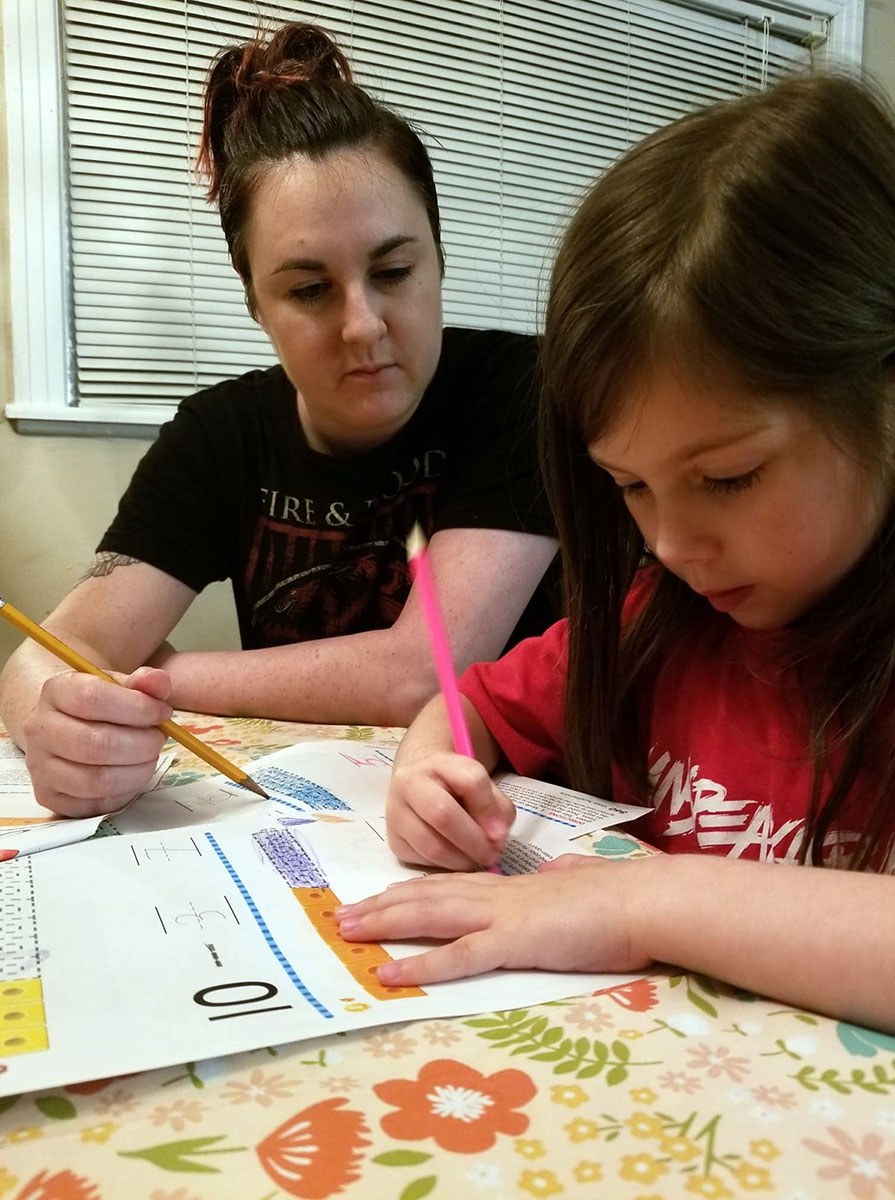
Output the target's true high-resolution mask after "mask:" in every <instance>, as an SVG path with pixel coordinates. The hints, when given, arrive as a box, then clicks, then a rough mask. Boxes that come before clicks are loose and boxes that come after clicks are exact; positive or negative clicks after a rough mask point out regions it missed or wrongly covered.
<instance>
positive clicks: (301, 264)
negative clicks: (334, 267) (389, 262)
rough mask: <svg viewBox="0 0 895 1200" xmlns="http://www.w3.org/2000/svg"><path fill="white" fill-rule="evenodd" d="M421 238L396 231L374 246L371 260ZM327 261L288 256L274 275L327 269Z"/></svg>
mask: <svg viewBox="0 0 895 1200" xmlns="http://www.w3.org/2000/svg"><path fill="white" fill-rule="evenodd" d="M418 240H419V239H418V238H416V237H413V236H412V235H411V234H409V233H396V234H395V235H394V237H390V238H386V239H385V241H384V242H380V243H379V245H378V246H374V247H373V249H372V250H371V251H370V254H369V259H370V262H374V261H375V260H376V259H377V258H384V257H385V255H386V254H390V253H391V252H392V250H397V249H398V247H399V246H406V245H407V244H408V243H411V242H417V241H418ZM325 270H326V263H325V262H324V261H323V259H321V258H287V259H286V260H285V262H281V263H280V265H279V266H278V267H275V268H274V269H273V271H271V274H272V275H279V274H281V272H283V271H325Z"/></svg>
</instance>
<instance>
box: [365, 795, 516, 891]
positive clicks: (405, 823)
mask: <svg viewBox="0 0 895 1200" xmlns="http://www.w3.org/2000/svg"><path fill="white" fill-rule="evenodd" d="M489 786H490V781H489ZM465 803H466V800H465V797H464V800H463V802H461V801H459V800H457V799H455V798H454V796H453V795H452V794H451V792H450V791H448V790H447V789H446V788H445V786H444V784H442V783H441V782H439V781H437V780H434V779H425V778H423V779H420V780H418V781H417V785H416V787H415V788H414V791H413V794H412V796H411V797H410V800H409V803H400V802H399V803H398V804H397V805H394V806H393V808H392V812H391V814H390V819H389V820H388V825H389V829H390V830H394V831H395V832H396V833H397V834H398V836H399V837H401V838H403V840H404V841H405V842H407V843H408V844H409V845H411V846H412V847H413V848H414V849H415V850H417V852H418V853H420V854H423V853H424V849H425V848H426V847H427V846H431V848H432V849H433V850H434V851H436V852H438V851H440V848H441V847H442V845H444V844H447V845H448V846H449V847H451V848H452V853H451V855H450V856H449V857H450V860H451V861H450V862H448V861H447V859H445V858H443V857H438V858H435V857H432V856H431V855H429V856H426V857H422V858H420V859H417V861H418V862H432V863H436V864H437V865H438V866H450V867H451V868H452V869H453V870H468V869H469V868H470V866H491V865H492V864H493V863H495V862H496V861H497V858H498V852H497V850H496V848H495V847H494V845H493V844H492V843H491V841H490V840H489V838H488V836H487V835H486V834H485V832H484V831H483V830H482V829H481V828H480V827H479V826H478V825H477V824H476V821H475V819H474V817H473V816H472V815H471V814H470V813H469V812H468V811H467V810H466V808H465V807H464V805H465ZM413 818H416V820H415V821H414V820H413ZM417 822H419V823H418V824H417ZM430 831H431V832H430ZM432 835H436V837H437V839H438V841H433V836H432ZM457 852H459V857H458V855H457Z"/></svg>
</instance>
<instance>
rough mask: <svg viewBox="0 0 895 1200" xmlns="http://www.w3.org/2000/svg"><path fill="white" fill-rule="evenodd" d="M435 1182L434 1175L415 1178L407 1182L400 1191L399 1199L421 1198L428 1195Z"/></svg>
mask: <svg viewBox="0 0 895 1200" xmlns="http://www.w3.org/2000/svg"><path fill="white" fill-rule="evenodd" d="M437 1182H438V1177H437V1176H436V1175H424V1176H423V1177H422V1179H415V1180H414V1181H413V1183H408V1185H407V1187H406V1188H405V1189H404V1191H403V1192H402V1193H401V1196H400V1200H422V1198H423V1196H428V1195H429V1193H430V1192H431V1191H432V1190H433V1188H434V1187H435V1184H436V1183H437Z"/></svg>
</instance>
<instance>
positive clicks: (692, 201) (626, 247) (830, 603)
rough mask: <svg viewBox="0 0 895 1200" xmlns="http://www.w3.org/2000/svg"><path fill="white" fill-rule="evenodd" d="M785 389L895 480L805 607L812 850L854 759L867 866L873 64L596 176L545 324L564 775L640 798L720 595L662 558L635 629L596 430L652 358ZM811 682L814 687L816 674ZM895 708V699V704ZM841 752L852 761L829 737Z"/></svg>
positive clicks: (877, 667) (891, 379)
mask: <svg viewBox="0 0 895 1200" xmlns="http://www.w3.org/2000/svg"><path fill="white" fill-rule="evenodd" d="M669 356H670V359H671V362H672V363H673V364H676V365H678V366H680V367H682V368H684V369H685V370H686V371H687V372H688V373H689V374H690V375H696V376H698V375H699V374H700V373H703V374H704V375H705V377H707V378H721V379H723V378H724V377H725V376H726V377H728V378H729V377H731V376H733V377H734V378H736V380H737V382H738V383H739V384H740V385H741V386H744V387H745V388H746V389H747V390H749V391H750V392H752V393H754V395H755V400H756V404H760V403H761V402H762V397H765V398H774V399H775V401H776V402H780V399H781V398H782V397H787V398H789V399H790V400H791V401H792V403H795V404H798V405H800V406H802V407H803V408H804V410H805V411H807V412H808V413H810V414H811V415H812V417H813V418H814V419H815V420H816V421H817V422H818V423H819V424H820V425H821V426H822V427H823V428H824V429H825V430H827V432H828V433H829V435H830V436H831V437H834V438H836V439H839V441H840V442H841V444H843V446H845V447H847V448H848V449H849V450H850V451H852V452H854V453H855V454H856V455H858V456H859V459H860V461H861V462H862V463H864V464H866V467H867V470H868V471H869V472H872V473H873V478H874V479H877V480H879V482H880V486H881V487H883V488H885V489H886V495H888V496H889V497H890V500H889V512H888V516H887V517H886V519H885V522H884V525H883V528H882V531H881V533H880V535H879V537H878V538H877V540H876V541H875V543H874V544H873V545H872V546H871V548H870V549H869V551H868V552H867V553H866V554H865V556H864V557H863V558H862V560H861V561H860V562H859V563H858V564H857V565H856V567H855V568H854V569H853V571H852V572H851V573H850V575H849V576H848V577H847V578H846V579H845V580H843V581H842V582H841V583H840V584H838V585H837V587H836V588H835V589H834V591H833V592H832V593H831V594H830V595H828V596H827V597H825V599H824V600H823V601H822V602H821V603H820V604H819V605H817V606H816V607H815V608H814V609H813V610H812V611H811V612H809V613H806V614H805V615H804V616H803V617H802V618H800V620H799V621H798V622H796V623H795V624H794V625H793V626H792V627H791V632H792V635H793V636H792V639H791V642H792V646H793V651H792V659H791V660H790V661H789V662H788V664H784V665H786V666H789V667H791V668H793V669H794V670H795V671H796V673H797V675H798V676H799V677H801V678H803V679H806V678H807V677H808V676H810V678H811V685H810V696H808V695H806V704H807V708H808V712H809V714H810V730H809V732H808V735H807V739H806V757H807V758H809V759H810V760H811V761H813V765H814V787H813V800H812V804H811V810H810V812H809V814H808V819H807V826H806V835H805V838H804V841H803V844H802V857H803V859H805V858H810V860H811V861H812V862H815V863H819V862H821V860H822V847H823V841H824V838H825V836H826V835H827V833H828V832H829V831H830V829H831V828H832V827H833V826H834V825H835V822H836V818H837V815H838V814H839V813H840V812H841V811H842V808H843V805H844V803H845V801H846V799H847V796H848V793H849V790H850V788H851V786H852V784H853V782H854V780H855V778H856V776H857V773H858V770H859V768H861V767H869V768H870V769H871V772H872V774H873V775H874V776H875V778H876V780H877V782H878V786H879V792H878V800H877V803H876V804H875V807H874V808H873V811H872V812H871V813H870V814H869V815H868V819H867V822H866V825H865V826H864V828H863V829H862V831H861V832H862V837H861V841H860V843H859V846H858V848H857V852H856V854H855V856H854V858H853V860H852V865H854V866H858V867H863V866H867V865H868V864H869V862H870V861H871V858H872V859H873V861H874V862H877V861H878V860H880V859H881V858H884V857H885V847H881V845H880V839H881V837H882V836H883V835H884V834H885V835H886V836H890V835H891V833H890V831H891V813H892V811H893V807H895V754H893V752H892V748H891V746H890V745H887V744H886V743H887V742H889V741H890V740H891V733H892V728H893V727H892V722H891V719H889V718H891V715H892V714H891V707H892V698H893V692H892V688H893V681H895V517H893V512H892V503H891V500H892V490H893V488H892V481H893V476H895V472H893V465H895V453H893V445H895V438H893V432H895V120H893V116H892V113H891V111H890V110H889V109H888V107H887V105H886V102H885V101H884V100H883V99H882V98H881V97H880V96H878V95H876V93H875V92H874V90H873V89H872V88H871V87H870V86H869V85H864V84H861V83H859V82H858V81H856V80H853V79H850V78H846V77H842V76H837V75H806V76H800V77H796V78H791V79H789V80H786V81H784V82H783V83H780V84H778V85H777V86H776V87H774V88H772V89H770V90H769V91H767V92H764V93H762V94H759V95H754V96H749V97H746V98H743V99H741V100H736V101H731V102H728V103H723V104H719V105H716V106H714V107H712V108H709V109H706V110H703V111H701V112H697V113H694V114H691V115H690V116H688V117H685V118H683V119H682V120H680V121H677V122H675V123H674V124H672V125H670V126H668V127H667V128H665V129H662V130H660V131H659V132H657V133H655V134H653V135H652V136H650V137H649V138H647V139H646V140H645V141H643V142H641V143H640V144H639V145H638V146H636V147H635V148H634V149H632V150H631V151H629V152H628V153H627V154H626V155H625V156H624V157H623V158H622V159H621V160H620V161H619V162H618V163H617V164H616V165H615V166H614V167H613V168H612V169H610V170H609V171H608V172H607V173H606V174H605V175H604V176H603V177H602V178H601V179H600V180H599V181H598V182H597V183H596V185H595V186H594V187H593V188H592V189H591V191H590V193H589V194H588V195H587V197H586V198H585V200H584V201H583V203H582V204H581V206H580V208H579V210H578V212H577V214H576V215H575V217H574V218H573V220H572V222H571V225H570V227H569V229H568V231H567V233H566V234H565V237H564V239H563V242H562V244H561V247H560V250H559V254H558V258H557V261H556V265H555V269H554V272H553V277H552V284H551V291H550V297H549V301H548V308H547V316H546V332H545V338H544V344H543V356H542V365H543V406H542V410H541V446H542V457H543V467H544V473H545V478H546V481H547V486H548V490H549V492H550V496H551V500H552V503H553V505H554V509H555V513H556V519H557V524H558V530H559V537H560V543H561V550H562V558H563V563H564V569H565V572H566V576H565V587H566V602H567V608H568V615H569V673H568V682H567V694H566V726H567V737H568V743H567V764H568V771H569V778H570V782H572V783H573V784H574V785H575V786H577V787H581V788H584V789H585V790H589V791H596V792H598V793H599V794H602V795H609V794H611V790H612V774H611V767H612V764H613V762H615V763H616V764H617V765H618V766H619V768H620V769H621V770H622V771H623V772H624V774H625V775H626V777H627V778H628V779H629V780H631V781H632V782H633V783H634V785H635V786H636V788H637V789H638V791H639V793H640V794H641V795H642V796H643V797H644V799H648V797H649V794H650V790H651V789H650V785H649V778H648V763H647V753H648V730H647V728H646V715H647V713H648V709H649V703H648V700H649V695H650V692H651V689H652V687H653V685H654V682H655V678H656V675H657V672H658V670H659V668H660V666H661V665H662V664H663V663H664V662H665V661H666V660H667V658H668V655H669V654H670V653H672V652H673V649H674V646H675V644H676V643H677V642H678V641H679V639H680V638H681V636H682V635H684V634H685V633H686V632H688V631H690V630H694V629H696V628H697V625H698V623H699V622H700V621H701V620H704V619H705V614H706V612H707V609H706V601H705V600H703V599H702V598H701V597H699V596H698V595H696V594H695V593H694V592H692V591H691V590H690V589H689V588H688V587H687V586H686V584H684V583H682V582H681V581H680V580H678V579H677V578H676V577H675V576H673V575H672V574H671V573H670V572H668V571H662V572H661V574H660V579H659V582H658V585H657V587H656V589H655V592H654V593H653V594H652V596H651V598H650V600H649V602H648V604H647V605H646V607H645V609H644V611H643V612H642V613H641V614H640V616H639V617H638V618H637V619H636V620H635V621H634V622H633V623H632V625H631V627H630V628H629V629H628V630H627V631H626V634H625V636H624V638H623V639H622V638H621V628H620V618H621V609H622V603H623V600H624V597H625V594H626V592H627V590H628V588H629V586H630V584H631V582H632V579H633V576H634V572H635V570H636V569H637V566H638V563H639V562H640V561H641V560H642V557H643V554H644V544H643V539H642V538H641V536H640V533H639V531H638V529H637V527H636V525H635V524H634V521H633V520H632V519H631V517H630V515H629V514H628V512H627V509H626V507H625V505H624V503H623V501H622V499H621V496H620V491H619V489H618V488H617V487H616V485H615V484H614V483H613V481H612V480H611V479H610V477H609V476H608V475H607V473H606V472H605V471H602V470H600V469H599V468H598V467H596V466H595V465H594V463H593V462H592V461H591V460H590V458H589V457H588V454H587V446H588V444H589V443H591V442H592V441H593V440H595V439H596V438H597V437H599V436H600V435H601V434H602V433H604V432H605V431H607V430H608V429H610V428H611V426H612V424H613V422H614V421H615V420H616V418H617V417H618V413H619V406H620V403H621V399H622V397H623V395H624V393H625V392H626V390H627V389H628V387H629V386H630V385H631V384H632V383H634V382H635V379H640V378H642V377H643V376H644V374H646V373H648V372H649V368H650V364H651V363H660V362H661V363H662V364H667V363H668V362H669ZM806 687H807V684H806ZM884 718H885V719H884ZM834 750H836V751H837V752H838V753H839V754H840V755H841V759H840V760H839V766H838V770H837V771H836V772H835V773H834V772H832V771H831V768H830V756H831V754H832V753H833V751H834Z"/></svg>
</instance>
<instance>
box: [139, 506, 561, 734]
mask: <svg viewBox="0 0 895 1200" xmlns="http://www.w3.org/2000/svg"><path fill="white" fill-rule="evenodd" d="M555 551H556V543H555V542H554V541H553V540H552V538H547V537H542V536H540V535H536V534H529V533H520V532H517V531H507V530H495V529H445V530H442V531H441V532H439V533H436V534H435V535H434V536H433V537H432V539H431V541H430V543H429V555H430V559H429V561H430V563H431V566H432V571H433V574H434V576H435V579H436V583H437V586H438V591H439V596H440V599H441V604H442V608H443V609H444V616H445V623H446V625H447V629H448V635H449V637H450V641H451V647H452V651H453V655H454V661H455V665H456V667H457V669H458V671H462V670H463V669H464V668H465V667H467V666H468V665H469V664H470V663H472V662H479V661H485V660H489V659H493V658H496V657H497V655H498V654H499V653H500V651H501V650H502V649H503V647H504V645H505V644H506V641H507V639H508V638H509V636H510V634H511V633H512V632H513V629H514V628H515V626H516V623H517V621H518V620H519V618H520V616H521V615H522V612H523V611H524V609H525V606H526V605H527V604H528V601H529V599H530V598H531V596H532V593H533V592H534V590H535V588H536V587H537V585H538V583H539V582H540V580H541V578H542V576H543V574H544V572H545V571H546V570H547V567H548V566H549V565H550V562H551V560H552V559H553V556H554V554H555ZM153 661H154V662H155V663H156V665H158V666H163V667H164V668H165V670H166V671H167V672H168V673H169V674H170V676H171V681H172V693H171V699H172V703H173V704H174V706H175V707H177V708H186V709H190V710H192V711H195V712H213V713H221V714H225V715H234V714H242V715H247V714H251V715H253V716H265V717H276V718H279V719H282V720H294V721H314V722H321V723H328V722H352V723H363V724H369V725H409V724H410V722H411V721H412V720H413V718H414V717H415V716H416V714H417V713H418V712H419V710H420V708H421V707H422V706H423V704H425V702H426V701H427V700H428V699H429V698H430V697H431V696H432V695H434V693H435V691H436V689H437V680H436V675H435V669H434V666H433V664H432V656H431V654H430V651H429V642H428V636H427V632H426V625H425V620H424V617H423V612H422V608H421V606H420V604H419V602H418V600H417V597H416V594H415V590H414V589H411V592H410V596H409V598H408V601H407V604H406V605H405V607H404V610H403V611H402V613H401V615H400V616H399V618H398V620H397V621H396V622H395V624H394V625H393V626H392V627H391V628H390V629H382V630H373V631H370V632H367V633H355V634H350V635H348V636H344V637H334V638H326V639H321V640H318V641H313V642H300V643H297V644H295V645H291V646H278V647H274V648H271V649H264V650H250V651H212V652H190V651H185V652H180V653H178V652H177V651H167V652H163V653H162V654H161V655H159V656H158V657H157V658H156V659H154V660H153Z"/></svg>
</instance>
